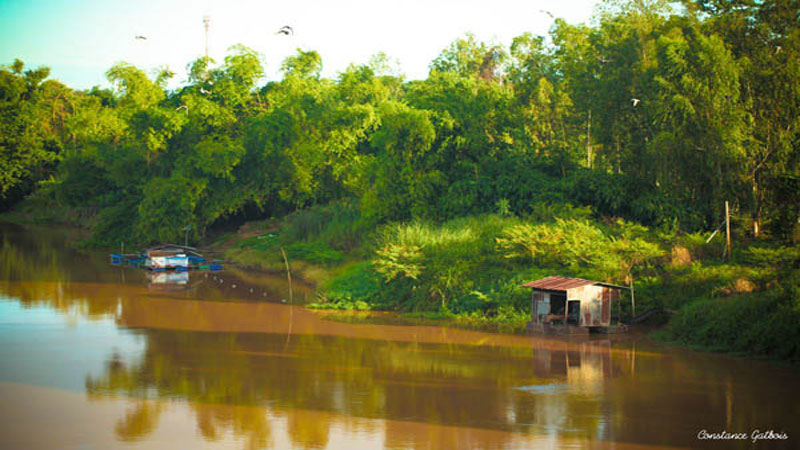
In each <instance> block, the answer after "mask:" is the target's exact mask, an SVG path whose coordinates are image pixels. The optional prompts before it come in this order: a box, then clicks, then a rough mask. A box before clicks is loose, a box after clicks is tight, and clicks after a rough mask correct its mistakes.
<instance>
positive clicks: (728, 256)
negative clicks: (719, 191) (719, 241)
mask: <svg viewBox="0 0 800 450" xmlns="http://www.w3.org/2000/svg"><path fill="white" fill-rule="evenodd" d="M725 233H726V235H727V239H728V244H727V246H726V247H725V259H727V260H728V261H730V260H731V210H730V208H729V207H728V201H727V200H725Z"/></svg>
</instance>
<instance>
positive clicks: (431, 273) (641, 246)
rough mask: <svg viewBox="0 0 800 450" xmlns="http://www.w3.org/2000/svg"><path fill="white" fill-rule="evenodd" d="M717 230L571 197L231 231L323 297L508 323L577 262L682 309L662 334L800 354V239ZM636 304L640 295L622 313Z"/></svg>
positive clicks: (575, 270) (235, 249) (336, 216)
mask: <svg viewBox="0 0 800 450" xmlns="http://www.w3.org/2000/svg"><path fill="white" fill-rule="evenodd" d="M354 230H357V231H354ZM706 238H707V236H704V235H701V234H680V233H674V232H673V233H670V232H667V231H663V230H649V229H647V228H645V227H642V226H640V225H636V224H631V223H627V222H624V221H610V220H605V219H603V220H598V219H595V218H593V216H592V214H591V212H590V211H588V210H586V209H581V208H572V207H570V206H568V205H563V206H561V207H559V208H552V207H551V208H550V209H549V210H542V211H540V212H539V213H536V214H532V215H530V216H528V217H526V218H518V217H509V216H501V215H481V216H472V217H466V218H461V219H456V220H452V221H448V222H444V223H441V224H431V223H423V222H410V223H394V224H388V225H381V226H374V225H372V226H371V225H369V224H365V223H364V222H363V221H362V220H361V218H360V216H359V214H358V211H357V210H354V209H353V206H352V205H348V204H342V205H327V206H324V207H317V208H312V209H309V210H304V211H300V212H297V213H294V214H291V215H289V216H287V217H285V218H284V219H282V220H280V221H278V220H271V221H265V222H257V223H249V224H247V225H246V226H245V227H244V232H239V233H230V234H228V235H226V236H224V237H223V238H221V239H220V240H219V242H222V245H223V246H224V255H225V258H226V259H230V260H232V261H235V262H236V263H239V264H244V265H247V266H251V267H258V268H259V269H262V270H271V271H280V270H284V268H283V265H284V262H283V259H282V255H281V253H280V249H281V248H283V249H284V250H285V251H286V253H287V255H288V258H289V261H290V265H291V267H292V270H293V274H294V275H295V276H300V277H303V278H304V279H306V280H309V281H312V282H313V283H315V285H316V286H317V289H318V299H317V301H315V302H312V303H311V304H310V305H308V306H309V307H310V308H315V309H323V310H340V311H395V312H397V313H399V314H400V315H401V317H404V318H407V319H408V320H422V321H435V323H438V324H444V325H447V326H464V327H477V328H480V329H494V330H500V331H506V332H522V331H523V330H524V324H525V322H526V321H527V320H529V308H530V304H529V302H530V292H529V290H528V289H526V288H523V287H522V286H521V284H522V283H524V282H526V281H530V280H534V279H538V278H543V277H545V276H549V275H566V276H576V277H582V278H589V279H597V280H603V281H615V282H618V283H625V284H626V285H627V284H628V283H629V282H630V280H631V277H632V278H633V279H634V282H635V284H634V287H635V292H636V299H635V303H636V311H639V312H643V311H646V310H648V309H650V308H665V309H669V310H674V311H677V313H676V314H675V315H674V316H672V317H670V318H669V319H668V322H667V323H663V322H661V323H657V325H659V326H660V325H664V326H663V327H660V329H659V330H658V332H656V333H654V334H653V337H654V338H655V339H656V340H658V341H659V342H661V343H665V344H671V345H680V346H687V347H691V348H694V349H700V350H704V351H713V352H728V353H733V354H736V355H748V356H755V357H764V358H772V359H780V360H785V361H794V362H796V361H798V360H800V329H798V327H796V326H795V325H794V324H796V323H798V321H800V306H798V305H800V295H799V294H798V292H800V288H798V286H800V277H798V270H797V268H798V264H799V263H798V261H800V248H799V247H797V246H795V247H787V246H780V245H776V244H775V243H772V242H769V241H751V242H746V243H738V244H737V247H736V248H735V250H734V254H733V258H732V260H731V261H730V262H728V261H725V260H724V259H723V258H722V257H721V256H722V255H723V253H724V251H725V250H724V243H723V241H722V240H721V239H718V240H716V241H714V240H712V241H711V242H709V243H706V242H705V241H706ZM219 242H218V244H219ZM622 265H624V266H626V267H632V269H631V270H628V271H620V270H619V267H620V266H622ZM632 312H633V306H632V303H631V299H630V298H629V297H626V298H624V299H623V301H622V302H620V308H619V310H617V311H612V315H613V316H614V318H615V320H617V319H623V320H624V319H626V318H629V317H630V316H631V315H632ZM344 320H352V318H346V319H344ZM358 320H361V319H358Z"/></svg>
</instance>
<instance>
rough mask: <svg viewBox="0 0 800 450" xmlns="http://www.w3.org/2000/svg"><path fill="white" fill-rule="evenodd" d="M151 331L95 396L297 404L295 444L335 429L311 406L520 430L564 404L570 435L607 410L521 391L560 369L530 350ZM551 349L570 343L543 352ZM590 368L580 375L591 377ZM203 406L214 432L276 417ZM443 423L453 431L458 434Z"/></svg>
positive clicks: (582, 395)
mask: <svg viewBox="0 0 800 450" xmlns="http://www.w3.org/2000/svg"><path fill="white" fill-rule="evenodd" d="M144 335H145V336H147V348H146V351H145V353H144V355H143V357H142V359H141V360H140V361H139V362H137V363H136V364H133V365H128V366H126V365H124V364H123V363H122V362H121V361H119V360H118V359H114V358H112V360H111V361H110V362H109V364H108V367H107V369H106V371H105V373H104V374H103V375H102V376H101V377H97V378H89V379H88V380H87V382H86V387H87V391H88V392H89V393H90V394H92V395H96V394H103V393H116V394H124V395H126V396H129V397H134V398H146V397H148V396H152V395H155V396H157V397H159V398H176V397H178V398H184V399H186V400H189V401H191V402H192V404H193V405H195V404H197V405H208V404H215V405H228V406H234V405H235V406H237V407H246V406H263V405H269V406H270V408H271V409H272V410H274V411H285V413H281V414H285V415H286V418H287V423H288V429H289V432H290V434H291V437H292V439H293V442H295V444H296V445H297V446H301V447H302V446H306V447H310V448H317V447H321V446H324V445H325V442H327V439H328V433H329V430H328V427H329V424H328V422H326V421H322V420H307V418H306V417H305V416H303V414H312V413H302V412H301V411H320V412H321V411H329V412H334V413H339V414H343V415H346V416H356V417H364V418H375V419H390V420H403V421H414V422H421V423H428V424H439V425H445V426H454V427H471V428H483V429H486V428H488V429H495V430H498V431H519V432H529V431H535V432H541V430H542V429H544V428H546V426H549V425H552V424H554V423H556V422H557V421H556V420H555V419H553V418H552V417H550V416H548V414H550V415H552V414H553V413H555V414H557V415H558V416H567V417H569V418H570V424H569V427H562V428H560V430H559V433H561V434H566V435H572V436H580V437H594V436H596V432H597V423H598V420H599V418H600V416H601V414H602V412H601V411H600V408H599V400H598V398H590V397H588V396H587V395H586V392H585V391H584V390H583V388H582V389H581V390H579V392H577V393H575V392H565V393H562V394H558V398H557V399H552V398H550V399H548V398H537V397H536V396H531V395H527V394H525V393H524V392H519V391H516V390H514V389H513V387H515V386H518V385H519V384H520V380H529V381H530V382H532V383H543V382H546V381H547V378H548V377H550V376H552V374H549V373H541V374H537V372H536V367H535V366H534V364H532V361H531V351H530V349H521V348H486V347H480V346H463V345H431V344H419V343H414V342H391V341H380V340H369V339H351V338H343V337H336V336H317V335H308V334H304V335H296V336H293V337H292V340H291V342H290V344H289V345H288V346H286V336H285V335H279V334H257V333H248V334H236V333H198V332H174V331H158V330H147V331H144ZM591 351H592V350H591V349H589V350H585V353H586V352H588V353H587V356H585V359H584V360H583V364H587V365H592V364H596V363H597V361H600V360H601V359H602V358H601V359H596V358H595V359H593V357H592V356H591ZM596 351H597V352H599V354H600V353H602V352H603V349H600V350H596ZM539 352H551V353H558V351H555V350H547V349H537V350H535V353H537V354H538V353H539ZM605 358H606V359H605V362H604V363H601V364H610V360H609V359H608V358H609V353H608V350H607V349H605ZM562 359H563V358H562ZM498 361H502V364H499V363H497V362H498ZM573 368H575V366H574V363H573ZM566 370H567V367H564V368H563V371H562V372H563V373H566ZM562 372H559V374H557V375H556V376H557V377H560V376H562V375H561V373H562ZM592 373H596V371H595V372H592ZM585 378H586V377H579V380H580V381H579V382H580V383H583V384H585V383H587V381H586V380H585ZM594 382H595V383H601V384H602V382H603V380H602V378H601V379H598V380H596V381H594ZM553 401H555V402H556V404H550V403H552V402H553ZM548 405H549V406H548ZM539 406H542V407H543V408H542V407H539ZM196 408H205V407H204V406H197V407H196ZM197 413H198V427H199V428H200V429H201V430H202V432H203V433H204V435H207V436H208V437H209V438H213V437H214V436H218V435H219V431H218V430H219V429H223V428H224V429H232V430H249V431H248V432H247V433H249V434H247V435H248V436H250V435H253V436H255V435H259V433H260V431H258V430H260V429H262V428H268V423H267V422H264V423H263V425H259V426H261V427H262V428H253V426H255V425H253V424H258V423H261V422H259V420H261V419H258V420H256V419H255V418H253V417H250V416H244V415H242V416H237V415H235V414H228V415H227V416H220V415H219V414H209V413H207V412H202V414H201V410H200V409H198V410H197ZM531 413H532V414H533V415H531ZM245 419H247V420H249V422H248V423H250V425H246V424H244V423H243V421H244V420H245ZM264 420H266V419H264ZM248 426H250V428H248ZM445 429H446V427H445V428H442V430H445ZM265 432H266V433H267V434H266V435H265V436H268V435H269V434H268V431H265ZM442 433H444V434H443V435H442V438H443V439H444V438H446V437H447V436H449V435H448V433H446V432H444V431H443V432H442ZM265 439H266V438H265ZM254 442H255V441H254ZM259 442H260V441H259ZM498 446H502V445H498Z"/></svg>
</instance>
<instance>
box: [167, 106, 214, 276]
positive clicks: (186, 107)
mask: <svg viewBox="0 0 800 450" xmlns="http://www.w3.org/2000/svg"><path fill="white" fill-rule="evenodd" d="M182 109H185V110H186V112H187V113H188V112H189V107H188V106H186V105H181V106H178V107H177V108H175V111H180V110H182ZM206 278H208V274H206Z"/></svg>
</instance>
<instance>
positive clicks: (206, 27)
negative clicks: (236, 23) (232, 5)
mask: <svg viewBox="0 0 800 450" xmlns="http://www.w3.org/2000/svg"><path fill="white" fill-rule="evenodd" d="M209 22H211V17H209V16H203V27H204V28H205V29H206V62H208V24H209Z"/></svg>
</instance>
